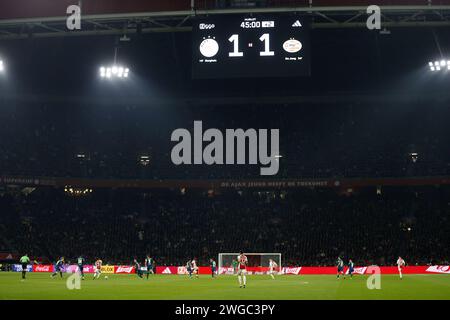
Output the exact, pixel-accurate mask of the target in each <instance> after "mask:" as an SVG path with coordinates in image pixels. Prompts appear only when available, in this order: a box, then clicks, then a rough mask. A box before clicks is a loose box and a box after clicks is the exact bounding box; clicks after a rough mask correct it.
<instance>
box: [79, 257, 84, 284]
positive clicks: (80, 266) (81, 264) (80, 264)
mask: <svg viewBox="0 0 450 320" xmlns="http://www.w3.org/2000/svg"><path fill="white" fill-rule="evenodd" d="M77 264H78V269H79V270H80V274H81V280H84V270H83V269H84V258H83V257H82V256H79V257H78V259H77Z"/></svg>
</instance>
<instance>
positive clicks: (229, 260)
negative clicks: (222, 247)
mask: <svg viewBox="0 0 450 320" xmlns="http://www.w3.org/2000/svg"><path fill="white" fill-rule="evenodd" d="M244 254H245V255H246V256H247V259H248V265H247V272H248V274H267V272H268V271H269V260H270V259H272V260H273V261H275V263H276V264H277V265H278V267H277V268H276V269H275V271H276V272H280V271H281V253H244ZM238 256H239V253H238V252H237V253H219V259H218V262H219V263H218V267H219V269H218V271H219V274H235V272H236V270H235V268H234V267H235V264H236V262H237V259H238ZM233 262H234V263H233Z"/></svg>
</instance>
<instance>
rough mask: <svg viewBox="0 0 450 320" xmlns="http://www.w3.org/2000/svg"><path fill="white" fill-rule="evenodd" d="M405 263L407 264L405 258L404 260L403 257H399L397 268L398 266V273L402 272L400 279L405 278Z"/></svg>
mask: <svg viewBox="0 0 450 320" xmlns="http://www.w3.org/2000/svg"><path fill="white" fill-rule="evenodd" d="M405 265H406V262H405V260H403V259H402V257H398V259H397V268H398V273H399V274H400V279H403V275H402V269H403V268H404V267H405Z"/></svg>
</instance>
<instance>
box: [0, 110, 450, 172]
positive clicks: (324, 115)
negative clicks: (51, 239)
mask: <svg viewBox="0 0 450 320" xmlns="http://www.w3.org/2000/svg"><path fill="white" fill-rule="evenodd" d="M449 118H450V113H449V109H448V108H447V107H446V105H445V104H443V103H442V104H439V103H434V104H433V105H431V106H430V105H426V103H416V104H414V103H412V104H392V105H383V106H382V107H379V106H377V105H375V104H357V103H355V104H352V105H342V104H339V103H337V104H331V105H318V104H317V105H315V104H308V105H305V106H303V105H287V106H282V105H278V106H276V105H271V106H246V107H245V108H244V107H242V106H214V107H209V108H208V107H204V106H203V107H198V108H196V107H189V106H176V107H167V108H166V107H165V108H157V110H155V109H153V108H151V107H149V108H144V107H134V106H129V105H126V106H120V107H119V106H114V108H110V107H108V106H102V105H100V106H97V105H95V106H91V105H70V104H69V105H64V106H60V105H58V104H54V103H53V104H38V103H29V104H19V105H17V106H15V107H14V108H12V107H5V108H4V109H3V110H2V113H1V114H0V137H1V143H0V163H1V168H2V170H1V174H2V175H22V176H27V175H28V176H30V175H31V176H57V177H68V176H71V177H95V178H148V179H165V178H172V179H189V178H191V179H192V178H193V179H197V178H203V179H214V178H218V179H220V178H236V177H251V178H256V177H259V168H260V165H234V166H232V165H215V166H207V165H190V166H187V165H181V166H175V165H174V164H173V163H172V161H171V156H170V155H171V149H172V148H173V146H174V145H175V144H176V143H175V142H171V133H172V132H173V131H174V130H175V129H177V128H186V129H188V130H190V131H191V132H192V131H193V122H194V120H202V121H203V127H204V130H206V129H207V128H218V129H221V130H224V129H225V128H231V129H237V128H243V129H248V128H256V129H258V128H268V129H270V128H279V129H280V155H281V156H282V158H281V159H280V170H279V173H278V174H277V176H276V177H275V178H286V177H289V178H299V177H303V178H306V177H307V178H325V177H326V178H330V177H405V176H430V175H448V174H450V149H449V148H448V146H449V145H450V127H449V126H448V121H447V120H448V119H449ZM205 145H206V143H205ZM18 146H20V147H18ZM414 153H417V157H416V159H413V156H412V154H414ZM141 155H146V156H149V157H150V162H149V164H148V165H146V166H143V165H141V164H140V162H139V157H140V156H141Z"/></svg>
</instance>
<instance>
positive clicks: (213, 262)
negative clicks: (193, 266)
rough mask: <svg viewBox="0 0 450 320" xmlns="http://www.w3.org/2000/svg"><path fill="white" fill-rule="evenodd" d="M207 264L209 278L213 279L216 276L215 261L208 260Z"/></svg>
mask: <svg viewBox="0 0 450 320" xmlns="http://www.w3.org/2000/svg"><path fill="white" fill-rule="evenodd" d="M209 263H210V266H211V276H212V277H213V278H214V277H215V276H216V271H217V265H216V261H214V259H212V258H211V259H209Z"/></svg>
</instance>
